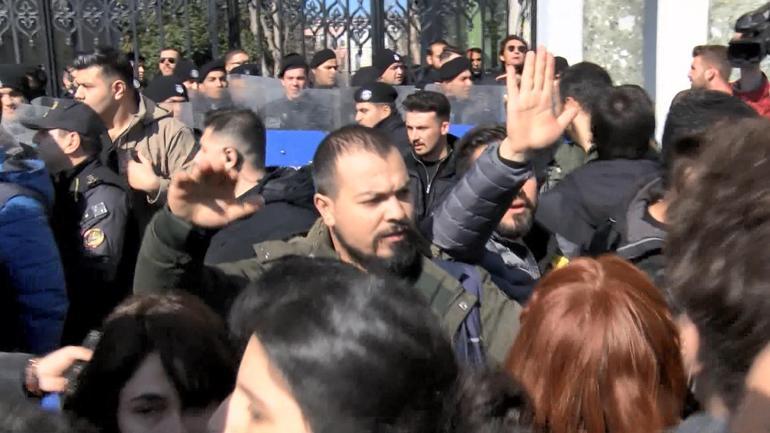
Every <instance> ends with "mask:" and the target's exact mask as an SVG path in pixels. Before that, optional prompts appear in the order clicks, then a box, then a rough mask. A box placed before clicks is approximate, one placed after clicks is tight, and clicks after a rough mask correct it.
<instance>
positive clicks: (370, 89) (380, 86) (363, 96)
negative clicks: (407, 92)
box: [353, 82, 398, 104]
mask: <svg viewBox="0 0 770 433" xmlns="http://www.w3.org/2000/svg"><path fill="white" fill-rule="evenodd" d="M397 98H398V92H397V91H396V89H395V88H394V87H393V86H391V85H390V84H385V83H380V82H374V83H368V84H364V85H363V86H361V87H359V88H358V90H356V93H355V94H353V99H354V100H355V101H356V102H371V103H373V104H392V103H394V102H396V99H397Z"/></svg>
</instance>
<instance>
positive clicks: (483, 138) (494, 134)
mask: <svg viewBox="0 0 770 433" xmlns="http://www.w3.org/2000/svg"><path fill="white" fill-rule="evenodd" d="M506 136H507V132H506V131H505V126H503V125H481V126H477V127H475V128H473V129H471V130H470V131H468V132H466V133H465V135H463V136H462V138H460V140H458V141H457V144H456V145H455V149H457V171H458V172H460V173H465V172H466V171H468V169H470V168H471V166H472V165H473V161H472V159H471V158H472V155H473V152H474V151H475V150H476V149H478V148H480V147H487V146H490V145H493V144H496V143H500V142H502V141H503V140H505V137H506Z"/></svg>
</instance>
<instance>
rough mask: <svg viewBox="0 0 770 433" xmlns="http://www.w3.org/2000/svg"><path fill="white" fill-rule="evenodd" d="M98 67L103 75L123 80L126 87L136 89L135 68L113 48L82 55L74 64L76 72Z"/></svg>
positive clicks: (98, 49)
mask: <svg viewBox="0 0 770 433" xmlns="http://www.w3.org/2000/svg"><path fill="white" fill-rule="evenodd" d="M92 66H98V67H99V68H100V69H101V72H102V75H104V76H105V77H109V78H112V79H114V80H121V81H123V82H124V83H126V87H127V88H129V89H132V90H133V89H134V68H133V67H132V66H131V62H129V61H128V57H126V55H125V54H123V53H121V52H120V51H118V50H116V49H115V48H112V47H99V48H97V49H95V50H94V51H92V52H90V53H86V54H81V55H79V56H78V57H76V58H75V60H74V61H73V62H72V67H73V68H74V69H75V70H78V71H79V70H81V69H87V68H90V67H92Z"/></svg>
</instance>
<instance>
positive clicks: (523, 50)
mask: <svg viewBox="0 0 770 433" xmlns="http://www.w3.org/2000/svg"><path fill="white" fill-rule="evenodd" d="M506 49H507V50H508V52H509V53H512V52H514V51H518V52H520V53H522V54H523V53H526V52H527V47H526V46H525V45H508V46H507V47H506Z"/></svg>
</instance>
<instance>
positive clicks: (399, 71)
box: [372, 49, 406, 86]
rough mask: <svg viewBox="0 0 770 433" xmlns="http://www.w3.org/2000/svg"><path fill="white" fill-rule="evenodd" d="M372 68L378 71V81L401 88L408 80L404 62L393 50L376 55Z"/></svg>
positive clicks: (379, 52) (381, 51)
mask: <svg viewBox="0 0 770 433" xmlns="http://www.w3.org/2000/svg"><path fill="white" fill-rule="evenodd" d="M372 67H374V70H375V71H376V74H377V77H379V78H378V79H377V81H379V82H382V83H385V84H390V85H391V86H400V85H402V84H404V81H405V80H406V71H405V66H404V60H403V58H402V57H401V56H399V55H398V54H396V53H395V52H394V51H393V50H389V49H384V50H380V51H377V52H376V53H374V56H373V57H372Z"/></svg>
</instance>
